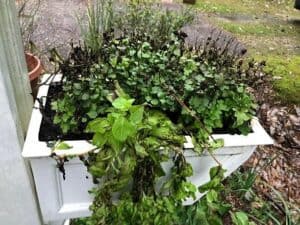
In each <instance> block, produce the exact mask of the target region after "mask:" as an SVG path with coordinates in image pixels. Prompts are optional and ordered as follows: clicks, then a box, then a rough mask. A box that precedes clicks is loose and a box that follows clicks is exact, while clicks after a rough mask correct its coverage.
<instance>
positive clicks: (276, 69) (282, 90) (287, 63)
mask: <svg viewBox="0 0 300 225" xmlns="http://www.w3.org/2000/svg"><path fill="white" fill-rule="evenodd" d="M256 59H258V60H261V59H266V62H267V65H266V67H265V71H266V72H267V73H271V74H272V75H273V76H274V88H275V90H277V95H278V97H279V98H280V99H281V100H282V101H284V102H286V103H295V104H300V56H290V57H286V56H278V55H269V56H267V57H256Z"/></svg>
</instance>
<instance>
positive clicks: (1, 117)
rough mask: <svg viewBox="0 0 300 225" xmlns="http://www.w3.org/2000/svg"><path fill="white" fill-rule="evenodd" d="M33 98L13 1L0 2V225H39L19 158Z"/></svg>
mask: <svg viewBox="0 0 300 225" xmlns="http://www.w3.org/2000/svg"><path fill="white" fill-rule="evenodd" d="M31 110H32V97H31V95H30V85H29V81H28V77H27V71H26V66H25V61H24V51H23V47H22V42H21V35H20V30H19V26H18V22H17V16H16V10H15V6H14V1H13V0H0V224H1V225H41V224H42V223H41V219H40V214H39V208H38V205H37V201H36V197H35V192H34V185H33V182H32V179H31V177H32V176H31V171H30V168H29V166H28V164H27V162H26V161H24V160H23V158H22V156H21V151H22V146H23V143H24V137H25V135H26V130H27V126H28V122H29V117H30V114H31Z"/></svg>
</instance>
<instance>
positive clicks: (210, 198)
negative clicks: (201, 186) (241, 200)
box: [206, 190, 218, 203]
mask: <svg viewBox="0 0 300 225" xmlns="http://www.w3.org/2000/svg"><path fill="white" fill-rule="evenodd" d="M206 199H207V201H208V202H209V203H212V202H214V201H217V200H218V193H217V192H216V191H215V190H210V191H209V192H207V194H206Z"/></svg>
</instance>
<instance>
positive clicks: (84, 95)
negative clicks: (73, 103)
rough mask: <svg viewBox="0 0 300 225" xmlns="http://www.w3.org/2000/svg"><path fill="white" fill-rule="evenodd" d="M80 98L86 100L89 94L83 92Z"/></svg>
mask: <svg viewBox="0 0 300 225" xmlns="http://www.w3.org/2000/svg"><path fill="white" fill-rule="evenodd" d="M81 99H82V100H87V99H89V94H87V93H84V94H83V95H82V96H81Z"/></svg>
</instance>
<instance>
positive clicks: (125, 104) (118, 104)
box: [112, 97, 134, 111]
mask: <svg viewBox="0 0 300 225" xmlns="http://www.w3.org/2000/svg"><path fill="white" fill-rule="evenodd" d="M133 102H134V99H126V98H122V97H119V98H117V99H116V100H115V101H114V102H113V103H112V105H113V107H114V108H116V109H120V110H121V111H128V110H129V109H130V108H131V106H132V103H133Z"/></svg>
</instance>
